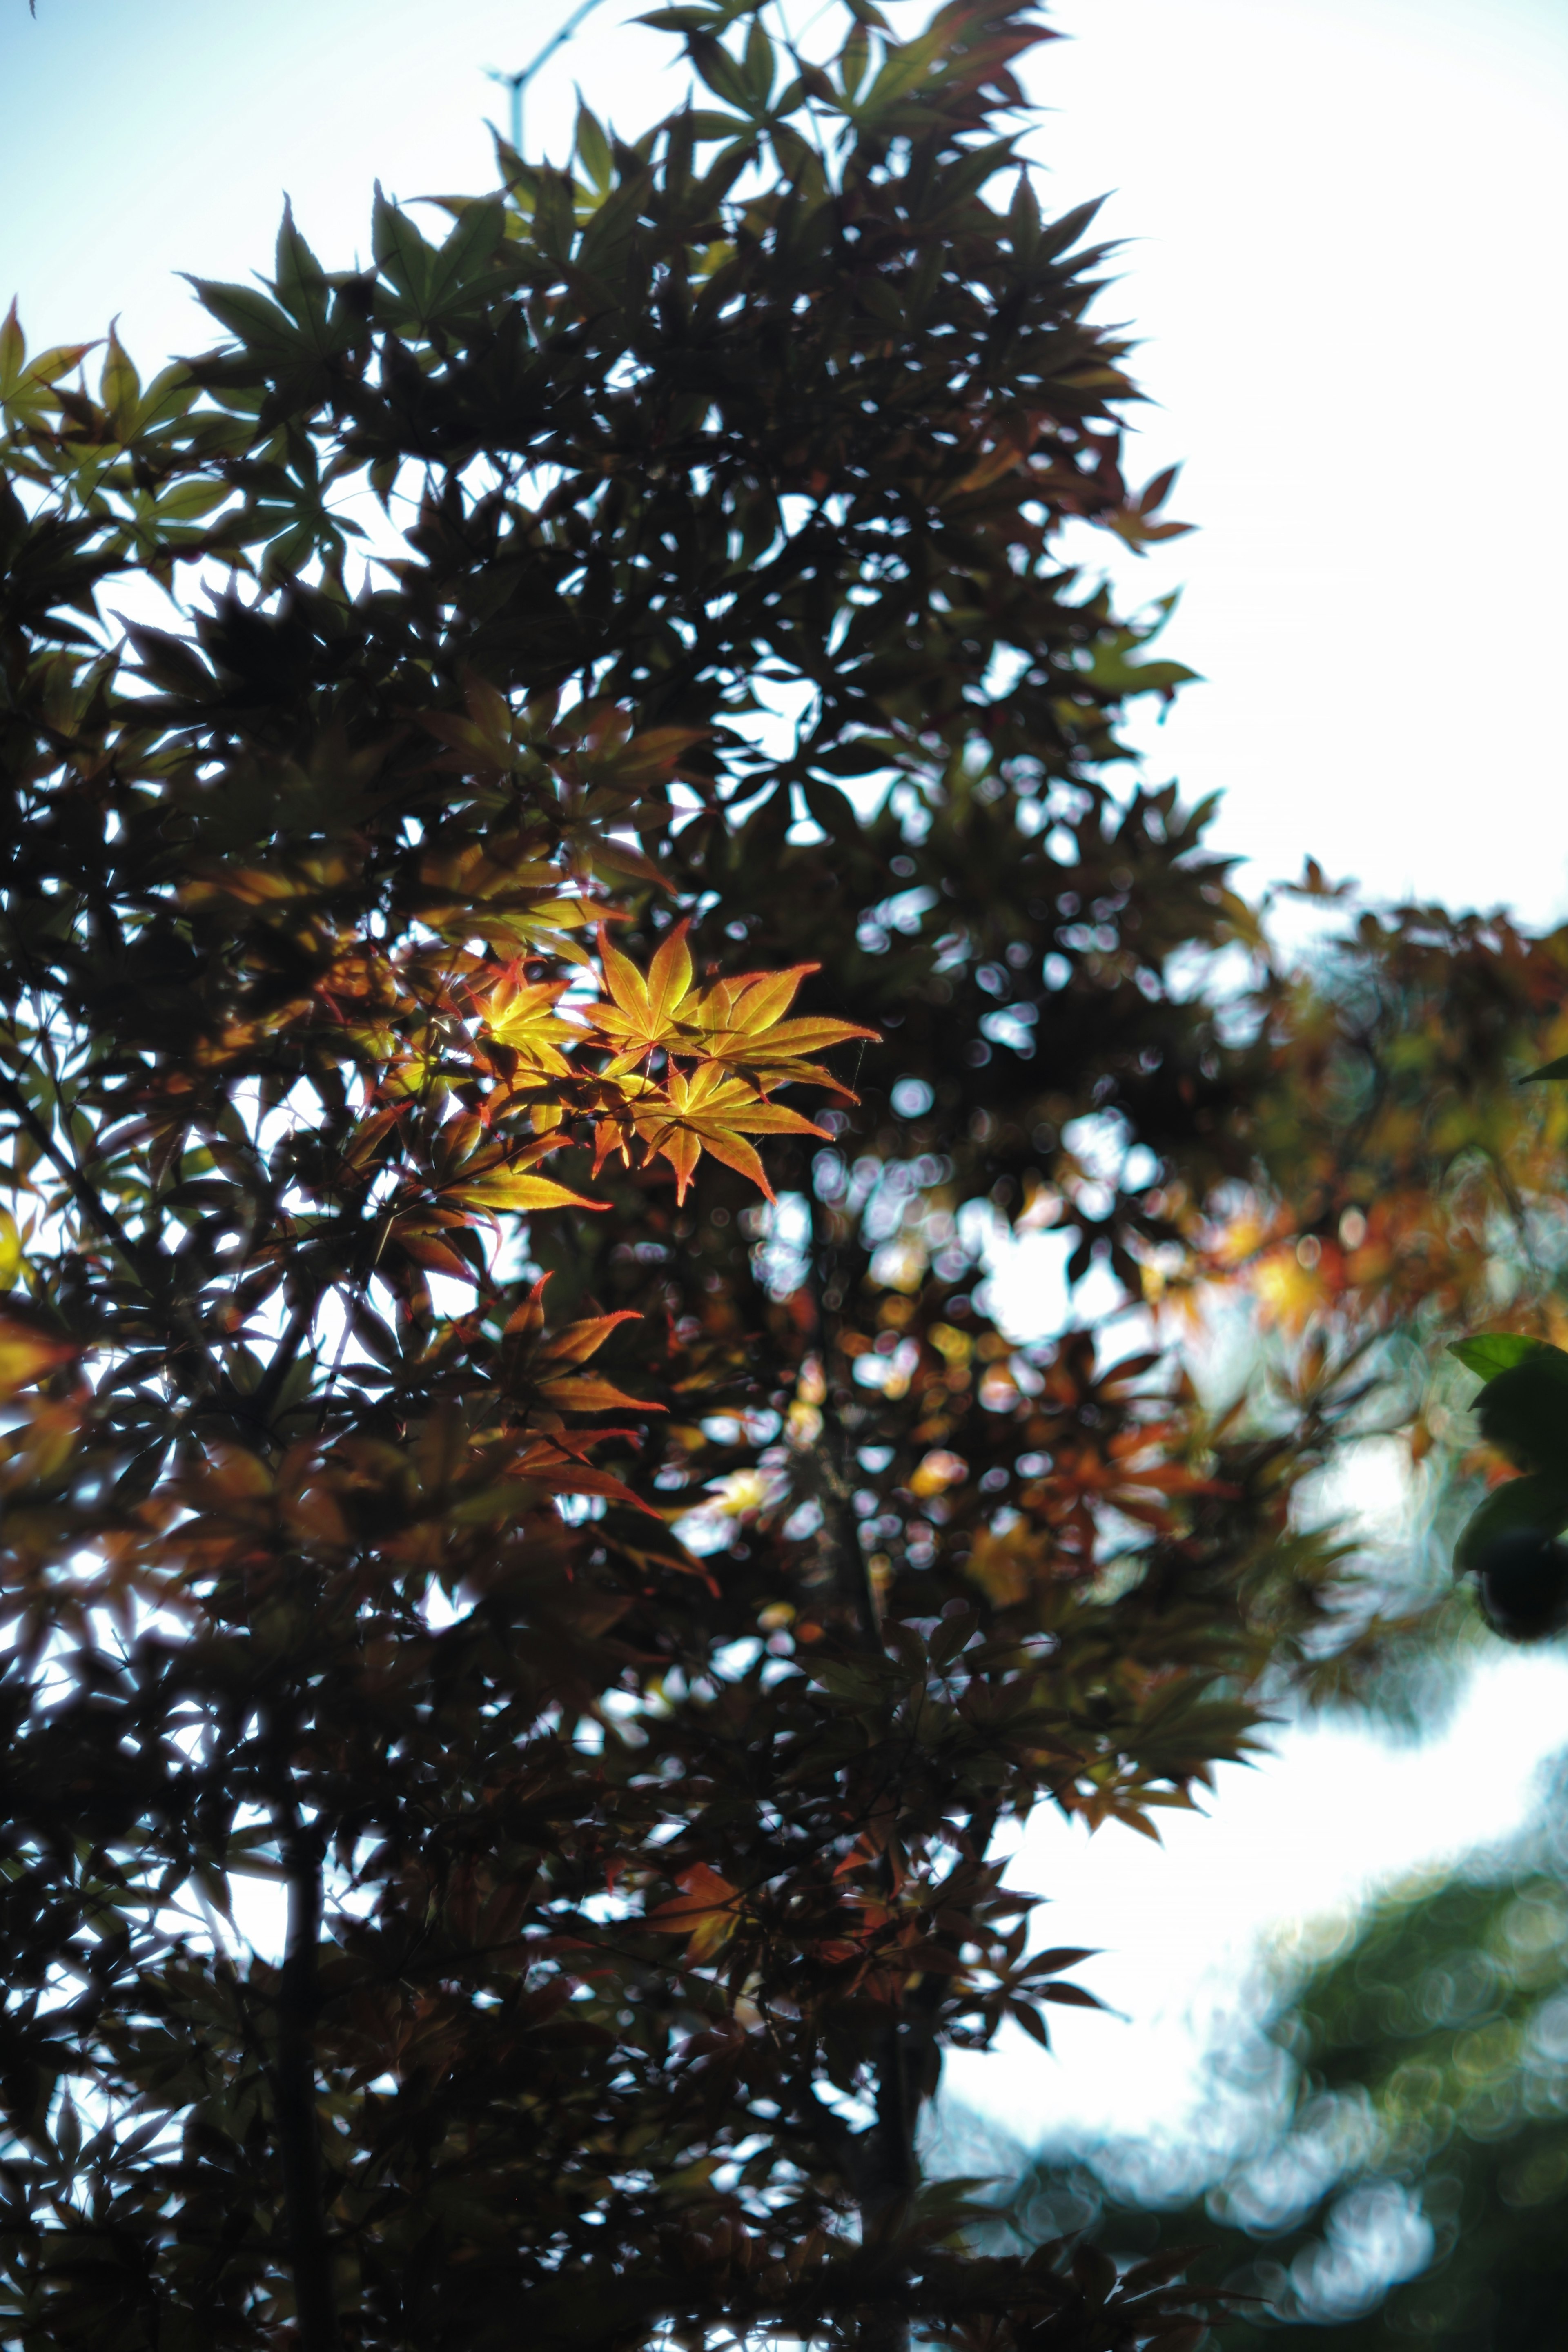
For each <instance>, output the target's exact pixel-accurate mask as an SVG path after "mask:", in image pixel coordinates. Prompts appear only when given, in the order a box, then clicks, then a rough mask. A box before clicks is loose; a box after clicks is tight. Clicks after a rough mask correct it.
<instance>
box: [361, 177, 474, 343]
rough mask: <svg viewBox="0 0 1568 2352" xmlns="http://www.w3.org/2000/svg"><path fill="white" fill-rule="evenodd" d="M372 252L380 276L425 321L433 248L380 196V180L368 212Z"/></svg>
mask: <svg viewBox="0 0 1568 2352" xmlns="http://www.w3.org/2000/svg"><path fill="white" fill-rule="evenodd" d="M458 226H459V227H460V226H462V224H461V223H460V222H459V223H458ZM453 234H454V235H456V234H457V232H456V231H455V230H454V232H453ZM371 249H372V251H373V252H374V255H375V261H376V267H377V268H378V269H380V270H381V272H382V274H383V276H384V278H386V279H387V280H388V281H389V283H390V284H391V285H393V286H394V287H395V289H396V290H397V292H398V293H399V294H401V295H402V296H403V298H404V299H405V301H406V302H407V303H408V304H409V305H410V306H411V308H412V309H413V310H415V311H416V313H417V315H418V316H419V317H420V318H424V317H425V316H426V313H427V311H428V309H429V305H430V292H431V287H432V284H433V282H434V278H435V274H436V248H435V247H434V246H433V245H432V244H431V243H430V242H429V240H428V238H427V237H425V236H421V235H420V233H419V231H418V229H417V228H416V226H415V225H414V223H413V222H412V221H411V220H410V219H409V217H408V215H407V214H406V213H405V212H402V211H400V210H399V208H398V206H397V205H395V204H392V203H391V202H389V200H388V199H387V197H386V196H384V194H382V187H381V182H380V181H379V180H378V181H377V182H376V184H375V202H374V205H373V206H372V209H371Z"/></svg>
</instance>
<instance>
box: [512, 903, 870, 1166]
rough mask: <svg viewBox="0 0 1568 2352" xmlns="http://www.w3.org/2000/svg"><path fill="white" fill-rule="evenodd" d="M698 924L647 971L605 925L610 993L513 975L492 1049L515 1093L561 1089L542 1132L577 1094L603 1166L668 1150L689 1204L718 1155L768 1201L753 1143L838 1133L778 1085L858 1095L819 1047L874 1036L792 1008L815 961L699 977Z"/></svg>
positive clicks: (679, 934) (603, 957) (679, 933)
mask: <svg viewBox="0 0 1568 2352" xmlns="http://www.w3.org/2000/svg"><path fill="white" fill-rule="evenodd" d="M688 929H689V926H688V925H687V924H685V923H682V924H680V925H679V928H678V929H676V930H674V931H673V932H672V933H671V934H670V936H669V938H668V940H665V941H664V943H663V944H662V946H661V947H660V948H659V949H658V950H657V952H656V953H655V955H654V957H653V961H652V962H651V964H650V965H649V968H648V971H647V975H646V976H645V975H644V974H643V973H642V972H640V971H638V970H637V965H636V964H635V963H634V962H633V961H632V960H631V958H630V957H629V956H626V955H623V954H622V952H621V951H620V950H619V949H618V948H616V946H615V945H614V944H613V942H612V941H611V940H610V939H609V937H608V935H607V934H606V933H605V931H604V930H603V929H601V931H600V934H599V967H600V971H601V972H602V974H603V978H604V984H605V995H604V996H603V997H589V996H587V995H586V994H584V993H582V992H578V991H576V990H574V988H573V987H572V984H571V983H570V982H531V983H530V982H526V981H524V980H523V979H522V978H521V976H520V975H518V974H516V973H512V972H508V973H506V974H504V975H503V976H502V977H501V979H500V981H499V982H497V984H496V985H495V987H494V988H493V989H492V990H491V991H489V993H488V994H487V995H486V996H485V997H484V998H483V999H482V1001H481V1003H480V1012H481V1014H482V1017H483V1022H484V1030H485V1035H486V1039H487V1042H488V1047H489V1057H490V1059H491V1061H492V1063H494V1064H495V1065H496V1066H498V1068H499V1069H500V1071H501V1072H502V1074H503V1075H504V1076H505V1079H506V1082H507V1086H508V1087H509V1089H510V1091H511V1092H513V1093H515V1092H517V1091H518V1090H525V1091H528V1092H530V1093H533V1094H537V1093H539V1092H540V1091H541V1090H546V1091H547V1090H548V1089H550V1088H551V1087H554V1089H555V1090H556V1097H557V1099H556V1101H554V1102H551V1101H549V1100H548V1099H547V1100H545V1101H543V1102H542V1103H541V1104H539V1105H538V1106H537V1107H536V1108H535V1111H534V1118H533V1124H534V1126H535V1128H536V1129H538V1128H541V1127H543V1128H544V1129H545V1131H546V1133H548V1132H549V1130H550V1128H551V1126H552V1124H553V1122H554V1120H555V1118H556V1117H557V1115H558V1114H559V1116H561V1117H564V1116H566V1114H567V1111H568V1108H569V1107H570V1097H571V1096H572V1094H573V1093H575V1097H576V1104H577V1106H578V1107H581V1108H584V1109H585V1110H586V1111H587V1112H588V1114H589V1116H590V1117H591V1118H592V1120H593V1129H594V1142H595V1168H596V1169H597V1168H598V1167H601V1166H603V1164H604V1162H605V1159H606V1158H607V1157H608V1156H609V1155H610V1153H611V1152H615V1151H618V1152H619V1154H620V1157H621V1159H622V1161H623V1162H624V1163H625V1164H626V1166H628V1167H629V1166H632V1165H634V1164H641V1165H645V1166H646V1165H649V1164H651V1163H652V1162H654V1161H656V1160H667V1161H668V1164H669V1166H670V1168H671V1169H672V1170H673V1171H674V1173H675V1181H676V1191H677V1195H678V1197H679V1199H681V1200H684V1199H685V1197H686V1193H687V1191H688V1188H689V1185H690V1182H691V1179H692V1176H693V1174H694V1172H695V1171H696V1168H697V1165H698V1162H699V1160H700V1159H701V1156H702V1154H703V1152H704V1151H709V1152H710V1153H711V1154H712V1156H713V1158H714V1159H715V1160H722V1161H723V1162H724V1164H725V1166H726V1167H729V1168H733V1169H735V1170H737V1171H739V1173H740V1174H742V1175H743V1176H747V1177H749V1178H750V1179H751V1181H752V1182H753V1183H754V1184H755V1185H757V1187H758V1188H759V1190H760V1191H762V1192H763V1193H765V1194H766V1195H767V1197H768V1198H769V1199H770V1200H771V1199H772V1198H773V1192H772V1189H771V1187H770V1186H769V1183H768V1180H767V1176H766V1173H765V1171H764V1170H763V1163H762V1161H761V1160H760V1159H759V1158H758V1156H757V1152H756V1149H755V1147H754V1145H752V1143H750V1142H749V1141H748V1140H747V1138H748V1137H750V1136H753V1135H820V1136H824V1137H826V1132H827V1130H826V1129H824V1128H821V1127H818V1126H817V1125H816V1124H815V1123H814V1122H813V1121H812V1120H811V1119H808V1118H805V1117H804V1116H803V1115H802V1114H801V1113H800V1112H799V1111H795V1110H789V1109H787V1108H784V1105H783V1104H781V1103H777V1102H774V1101H773V1099H772V1098H771V1097H772V1091H773V1089H774V1088H776V1087H784V1086H792V1085H799V1084H802V1083H809V1084H811V1085H814V1086H817V1087H826V1089H828V1090H829V1091H830V1092H832V1093H835V1094H838V1095H845V1096H847V1095H848V1089H847V1087H844V1086H842V1085H841V1084H840V1083H839V1081H838V1080H837V1078H835V1077H834V1076H832V1075H831V1074H830V1073H829V1072H828V1071H827V1070H826V1069H824V1068H823V1067H822V1066H821V1065H820V1063H818V1062H816V1061H815V1060H814V1059H813V1058H812V1056H813V1055H817V1054H821V1053H823V1052H825V1051H826V1050H827V1048H829V1047H830V1046H833V1045H842V1044H843V1043H845V1042H846V1041H847V1040H848V1039H850V1038H857V1037H862V1038H868V1037H874V1036H875V1034H876V1032H875V1031H874V1030H870V1029H863V1028H860V1027H858V1025H857V1024H855V1023H854V1022H849V1021H835V1020H829V1019H823V1018H817V1019H815V1020H810V1019H808V1020H802V1019H799V1018H796V1019H794V1020H791V1019H789V1018H787V1017H786V1016H787V1014H788V1012H789V1007H790V1005H791V1003H793V1002H794V999H795V992H796V991H797V989H798V988H799V986H800V983H801V982H802V981H803V980H804V979H805V977H806V976H807V974H808V973H810V972H812V971H816V965H815V964H797V965H795V966H794V967H793V968H792V969H791V970H789V971H780V972H748V973H743V974H741V975H739V976H731V977H725V976H721V975H718V974H715V975H712V976H710V978H708V979H707V980H705V981H702V982H699V981H698V979H697V975H696V972H695V970H694V968H693V965H692V961H691V950H690V948H689V944H688V939H687V934H688ZM497 1047H499V1048H500V1055H497V1053H496V1050H495V1049H496V1048H497ZM569 1053H570V1055H571V1059H570V1060H569V1059H568V1054H569ZM584 1070H586V1075H585V1076H584ZM574 1079H575V1086H574ZM851 1099H852V1097H851ZM541 1111H542V1113H543V1118H541V1116H540V1113H541ZM547 1148H552V1147H547Z"/></svg>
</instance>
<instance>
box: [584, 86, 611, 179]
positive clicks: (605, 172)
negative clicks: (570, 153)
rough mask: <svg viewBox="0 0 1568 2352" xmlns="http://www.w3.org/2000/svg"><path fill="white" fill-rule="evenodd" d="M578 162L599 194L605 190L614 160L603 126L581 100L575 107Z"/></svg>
mask: <svg viewBox="0 0 1568 2352" xmlns="http://www.w3.org/2000/svg"><path fill="white" fill-rule="evenodd" d="M574 144H575V146H576V150H577V157H578V161H579V162H580V163H581V164H582V166H583V169H584V171H585V172H586V173H587V174H588V177H589V179H590V181H591V182H592V183H593V184H594V186H595V188H597V189H599V190H600V191H601V192H603V191H604V190H605V189H607V188H608V186H609V184H610V181H611V178H612V177H613V175H614V159H613V157H612V156H611V153H610V142H609V141H608V140H607V139H606V138H605V126H604V124H603V123H602V122H601V121H600V120H599V118H598V116H597V115H596V114H595V112H594V110H593V109H592V108H591V107H589V106H585V105H584V104H583V103H582V101H581V100H579V102H578V107H577V134H576V139H575V142H574Z"/></svg>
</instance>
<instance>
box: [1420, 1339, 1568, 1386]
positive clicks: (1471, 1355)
mask: <svg viewBox="0 0 1568 2352" xmlns="http://www.w3.org/2000/svg"><path fill="white" fill-rule="evenodd" d="M1542 1351H1544V1352H1545V1353H1546V1354H1548V1355H1554V1354H1559V1353H1561V1350H1560V1349H1553V1348H1552V1343H1551V1341H1550V1340H1547V1339H1527V1338H1526V1337H1525V1335H1524V1333H1523V1332H1522V1331H1478V1332H1477V1333H1476V1334H1475V1335H1474V1337H1473V1338H1471V1339H1451V1340H1450V1341H1449V1342H1448V1353H1449V1355H1450V1356H1458V1360H1459V1361H1460V1363H1461V1364H1463V1366H1464V1368H1465V1370H1466V1371H1468V1372H1475V1373H1478V1374H1479V1377H1480V1378H1481V1379H1482V1380H1483V1381H1491V1380H1495V1379H1496V1378H1497V1376H1498V1374H1499V1372H1506V1371H1510V1370H1512V1368H1513V1366H1514V1365H1515V1364H1521V1363H1522V1362H1523V1361H1524V1359H1525V1358H1526V1356H1535V1355H1540V1354H1541V1353H1542Z"/></svg>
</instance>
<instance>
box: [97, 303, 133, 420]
mask: <svg viewBox="0 0 1568 2352" xmlns="http://www.w3.org/2000/svg"><path fill="white" fill-rule="evenodd" d="M99 398H100V400H101V401H102V403H103V404H104V407H105V408H106V409H107V410H108V411H109V419H110V424H111V425H113V427H114V432H115V437H116V439H117V440H120V441H129V440H130V438H131V436H132V434H133V433H134V431H135V429H136V411H137V409H138V408H139V406H140V405H141V401H142V379H141V377H140V376H139V375H138V374H137V373H136V370H135V368H134V367H133V366H132V362H131V360H130V357H129V355H128V354H127V352H126V350H125V347H124V345H123V344H122V343H121V340H120V338H119V336H118V335H117V334H116V333H115V331H114V329H113V328H112V327H110V330H109V350H108V352H106V354H105V356H104V362H103V373H102V375H101V377H100V380H99Z"/></svg>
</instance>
